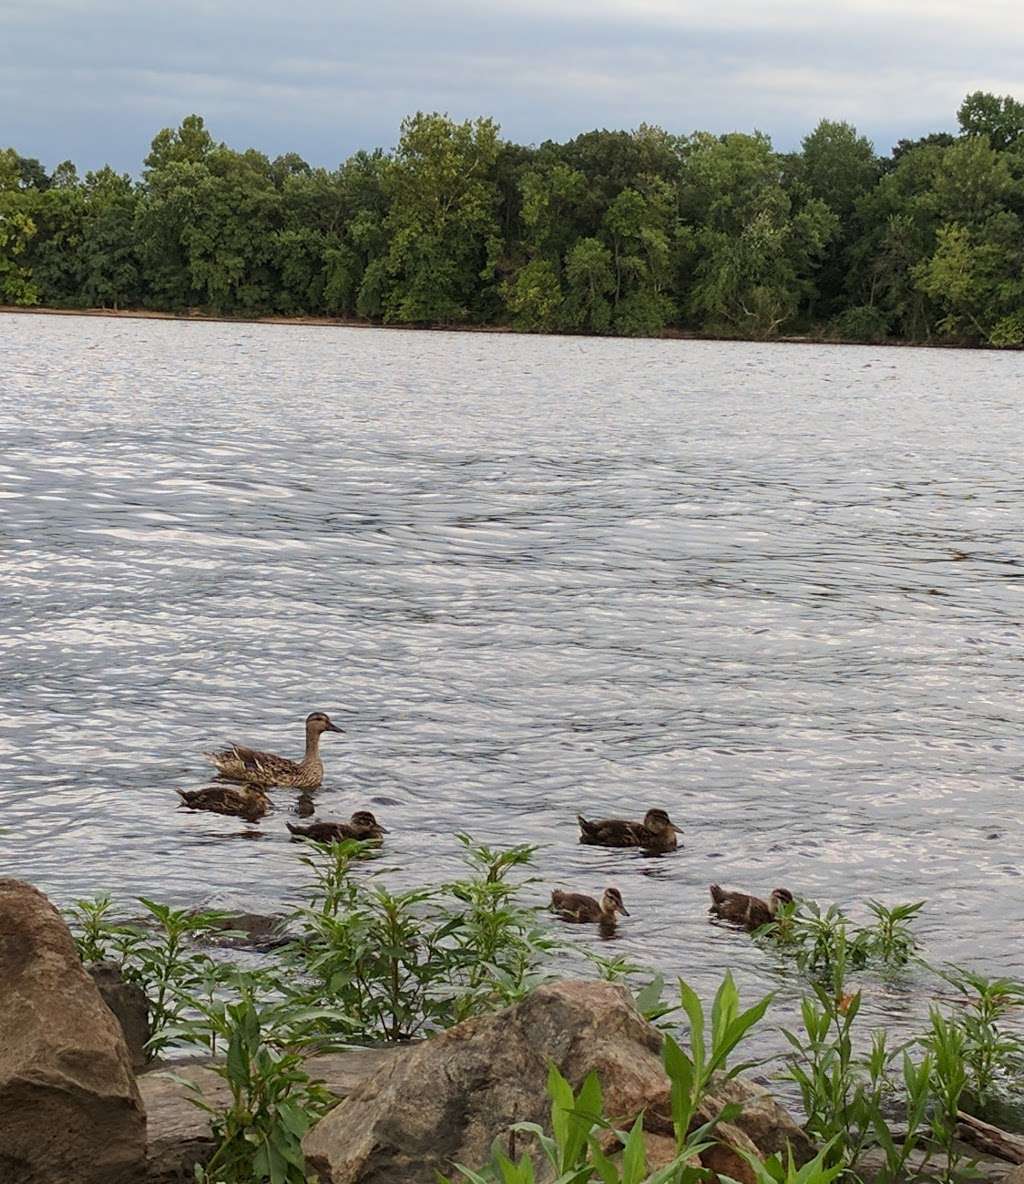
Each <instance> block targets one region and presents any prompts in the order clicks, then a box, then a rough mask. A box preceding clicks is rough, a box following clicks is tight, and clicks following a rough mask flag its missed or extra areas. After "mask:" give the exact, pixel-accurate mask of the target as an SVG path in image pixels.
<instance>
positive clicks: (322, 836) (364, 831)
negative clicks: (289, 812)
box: [285, 810, 388, 843]
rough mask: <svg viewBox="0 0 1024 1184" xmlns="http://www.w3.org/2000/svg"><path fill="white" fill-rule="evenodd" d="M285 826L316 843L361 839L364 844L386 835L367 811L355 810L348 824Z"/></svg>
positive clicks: (384, 828) (315, 823)
mask: <svg viewBox="0 0 1024 1184" xmlns="http://www.w3.org/2000/svg"><path fill="white" fill-rule="evenodd" d="M285 826H287V827H288V829H289V830H290V831H291V832H292V834H293V835H297V836H299V837H301V838H304V839H312V840H313V841H314V842H316V843H340V842H341V841H342V840H343V839H361V840H363V841H364V842H366V841H369V840H372V839H376V840H377V842H380V841H381V839H383V837H384V836H385V835H386V834H387V833H388V831H387V828H386V827H383V826H381V824H380V823H379V822H378V821H377V819H376V818H374V816H373V815H372V814H371V813H370V811H369V810H357V811H356V812H355V813H354V814H353V815H352V817H351V818H350V819H349V820H348V822H311V823H310V824H309V826H293V825H292V824H291V823H290V822H286V823H285Z"/></svg>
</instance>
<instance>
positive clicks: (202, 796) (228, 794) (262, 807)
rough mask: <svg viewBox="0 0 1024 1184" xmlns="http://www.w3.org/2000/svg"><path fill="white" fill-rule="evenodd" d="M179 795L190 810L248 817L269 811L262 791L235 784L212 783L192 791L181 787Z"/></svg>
mask: <svg viewBox="0 0 1024 1184" xmlns="http://www.w3.org/2000/svg"><path fill="white" fill-rule="evenodd" d="M178 795H179V796H180V798H181V800H182V802H183V803H184V805H186V806H188V808H189V809H190V810H209V811H211V812H212V813H214V814H231V815H234V816H236V817H238V818H248V819H256V818H262V817H263V815H264V814H266V812H267V799H266V798H265V797H264V796H263V795H262V794H261V793H256V792H253V791H252V790H249V789H243V788H241V787H235V786H233V785H211V786H209V787H208V788H207V789H197V790H192V791H186V790H182V789H179V790H178Z"/></svg>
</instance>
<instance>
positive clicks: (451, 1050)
mask: <svg viewBox="0 0 1024 1184" xmlns="http://www.w3.org/2000/svg"><path fill="white" fill-rule="evenodd" d="M660 1050H661V1034H660V1033H659V1032H658V1030H657V1029H656V1028H654V1027H652V1026H651V1025H650V1024H648V1023H647V1022H646V1020H644V1019H643V1017H642V1016H640V1015H639V1014H638V1013H637V1011H636V1009H635V1008H634V1006H633V1001H632V998H631V996H630V994H629V992H628V991H627V990H626V989H625V988H624V987H621V986H616V985H614V984H611V983H606V982H562V983H554V984H550V985H547V986H543V987H540V988H538V990H536V991H535V992H534V993H533V994H532V995H530V996H529V997H528V998H526V999H524V1000H523V1001H522V1002H521V1003H518V1004H516V1005H515V1006H514V1007H510V1008H508V1009H506V1010H505V1011H502V1012H500V1013H498V1014H497V1015H492V1016H481V1017H479V1018H476V1019H472V1020H468V1021H466V1022H465V1023H462V1024H459V1025H458V1026H457V1027H455V1028H452V1029H450V1030H449V1031H447V1032H443V1033H441V1034H440V1035H438V1036H435V1037H433V1038H432V1039H431V1040H429V1041H427V1042H425V1043H424V1044H421V1045H418V1046H416V1047H414V1048H411V1049H407V1050H406V1051H405V1052H404V1054H403V1055H402V1056H401V1057H398V1058H396V1059H394V1060H393V1061H391V1062H390V1063H388V1064H386V1065H384V1066H383V1067H382V1068H381V1069H380V1070H379V1071H378V1072H377V1073H375V1074H374V1075H373V1076H372V1077H371V1078H369V1079H368V1080H367V1081H366V1082H365V1083H364V1084H363V1085H361V1086H359V1087H357V1088H356V1089H355V1090H354V1091H353V1092H352V1093H351V1094H350V1095H349V1097H348V1098H347V1099H346V1100H345V1101H344V1102H342V1103H341V1105H339V1106H337V1107H336V1108H335V1109H334V1110H332V1111H331V1112H330V1113H329V1114H328V1115H327V1116H326V1117H325V1118H324V1119H323V1120H322V1121H321V1122H320V1123H319V1124H318V1125H317V1126H316V1127H315V1128H314V1129H313V1130H312V1131H311V1132H310V1133H309V1134H308V1135H307V1136H306V1139H305V1141H304V1149H305V1151H306V1155H307V1157H308V1160H309V1166H310V1168H311V1169H312V1170H313V1171H315V1172H319V1173H320V1176H321V1180H322V1182H323V1184H384V1182H385V1181H387V1182H389V1184H390V1182H391V1181H395V1180H401V1181H403V1184H434V1181H435V1180H436V1173H437V1172H444V1173H448V1172H450V1171H451V1168H452V1164H453V1162H456V1161H457V1162H459V1163H463V1164H465V1165H466V1166H467V1167H471V1168H476V1167H479V1166H481V1165H482V1164H484V1163H485V1162H486V1161H487V1159H488V1156H489V1154H490V1148H491V1144H492V1142H493V1141H494V1140H495V1139H496V1138H497V1139H500V1140H501V1141H502V1142H504V1143H505V1144H506V1145H507V1144H508V1139H509V1134H510V1128H511V1127H512V1125H513V1124H514V1123H517V1122H537V1123H540V1124H541V1125H544V1126H547V1124H548V1117H549V1111H550V1100H549V1098H548V1096H547V1092H546V1085H547V1076H548V1066H549V1064H550V1063H551V1062H554V1063H555V1064H556V1065H557V1066H558V1068H559V1070H560V1071H561V1072H562V1073H563V1074H564V1075H565V1076H566V1077H567V1078H568V1080H569V1081H570V1082H571V1083H572V1085H573V1086H574V1087H578V1086H579V1085H580V1083H581V1082H582V1081H583V1079H584V1077H586V1075H587V1073H589V1072H590V1071H591V1070H596V1072H597V1074H598V1076H599V1077H600V1080H601V1085H602V1089H603V1091H604V1099H605V1112H606V1114H607V1115H608V1116H609V1117H611V1118H613V1119H617V1120H621V1121H623V1122H626V1123H632V1121H633V1120H634V1119H635V1117H636V1116H637V1114H639V1113H640V1111H641V1110H645V1109H648V1110H653V1111H657V1110H658V1109H659V1108H660V1109H661V1112H662V1117H661V1119H660V1123H659V1121H658V1119H657V1118H656V1117H655V1116H654V1115H652V1124H651V1125H652V1126H654V1127H656V1128H657V1127H658V1126H659V1125H660V1126H661V1127H663V1128H664V1127H665V1126H666V1119H665V1117H664V1116H665V1115H667V1113H668V1110H667V1100H668V1079H667V1078H666V1076H665V1072H664V1070H663V1069H662V1065H661V1058H660ZM728 1095H729V1096H728V1098H726V1097H725V1096H723V1097H722V1098H717V1097H714V1098H709V1099H708V1102H707V1109H708V1111H709V1113H708V1115H707V1116H708V1117H710V1114H711V1113H714V1114H717V1113H718V1110H719V1109H720V1108H721V1106H722V1105H724V1104H725V1102H726V1100H729V1101H734V1100H738V1101H742V1102H744V1104H746V1101H747V1099H749V1100H750V1102H751V1105H752V1106H753V1107H754V1108H755V1109H756V1111H757V1116H756V1120H755V1121H754V1122H753V1123H752V1125H751V1129H750V1131H749V1132H748V1131H747V1129H746V1127H745V1125H744V1118H743V1117H742V1116H741V1117H740V1118H738V1119H736V1120H735V1123H734V1127H735V1139H734V1143H735V1145H737V1146H740V1147H742V1148H744V1149H746V1150H752V1149H754V1148H758V1149H761V1148H762V1145H763V1146H764V1149H765V1150H768V1149H769V1147H771V1148H774V1147H776V1146H782V1145H784V1144H785V1142H786V1140H787V1139H788V1140H789V1141H790V1142H791V1143H792V1144H793V1145H794V1151H795V1154H796V1155H797V1158H798V1159H800V1160H801V1161H803V1160H805V1159H806V1158H808V1157H809V1155H810V1154H811V1153H812V1150H811V1147H810V1144H809V1141H808V1140H807V1137H806V1135H804V1133H803V1132H802V1131H801V1130H800V1128H799V1127H798V1126H797V1125H796V1123H795V1122H793V1120H792V1119H791V1118H790V1117H789V1115H787V1114H786V1112H785V1111H784V1110H782V1108H781V1107H779V1106H777V1105H776V1104H775V1103H774V1102H771V1105H769V1104H768V1102H767V1101H766V1100H765V1098H764V1091H763V1090H761V1089H760V1088H759V1087H756V1086H755V1087H751V1086H749V1085H747V1083H743V1082H737V1081H734V1082H731V1083H729V1089H728ZM769 1116H770V1117H769ZM723 1133H724V1134H726V1135H727V1136H728V1135H729V1133H730V1132H729V1131H728V1130H726V1131H724V1132H723ZM522 1143H523V1136H520V1137H519V1145H520V1147H521V1146H522ZM649 1147H650V1150H651V1153H652V1160H655V1161H660V1162H663V1161H664V1159H665V1158H666V1157H670V1156H671V1153H672V1152H671V1150H670V1149H671V1148H672V1144H671V1141H670V1140H669V1139H668V1138H666V1137H664V1135H659V1134H658V1133H657V1130H655V1131H654V1133H652V1134H651V1135H650V1138H649ZM706 1166H709V1167H715V1168H716V1169H720V1170H723V1171H726V1170H728V1171H730V1173H731V1174H735V1175H737V1178H739V1179H741V1180H743V1179H746V1176H745V1175H743V1174H741V1167H742V1168H745V1167H746V1165H745V1163H744V1162H743V1161H742V1160H741V1158H740V1157H739V1156H738V1155H736V1154H735V1152H733V1151H731V1150H730V1149H728V1148H720V1149H716V1151H715V1152H714V1153H713V1154H712V1155H709V1162H708V1163H707V1164H706Z"/></svg>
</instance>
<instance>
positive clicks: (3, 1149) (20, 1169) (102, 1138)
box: [0, 879, 146, 1184]
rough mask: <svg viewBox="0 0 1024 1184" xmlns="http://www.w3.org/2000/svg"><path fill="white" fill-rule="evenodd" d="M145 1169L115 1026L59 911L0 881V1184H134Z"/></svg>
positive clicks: (37, 895) (140, 1119)
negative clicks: (72, 1183) (83, 965)
mask: <svg viewBox="0 0 1024 1184" xmlns="http://www.w3.org/2000/svg"><path fill="white" fill-rule="evenodd" d="M145 1161H146V1115H145V1111H144V1109H143V1106H142V1099H141V1098H140V1096H139V1091H138V1089H137V1088H136V1085H135V1077H134V1075H133V1074H132V1067H131V1060H130V1058H129V1054H128V1049H127V1047H126V1045H125V1041H124V1036H123V1035H122V1032H121V1028H120V1026H119V1025H118V1022H117V1020H116V1019H115V1018H114V1016H113V1014H112V1013H111V1012H110V1010H109V1009H108V1008H107V1006H106V1005H105V1004H104V1002H103V1000H102V999H101V998H100V995H99V992H98V991H97V989H96V987H95V985H94V983H93V981H92V979H91V978H90V977H89V975H88V974H87V973H86V971H85V970H84V968H83V967H82V964H81V962H80V961H79V958H78V953H77V951H76V949H75V943H74V941H73V939H72V937H71V934H70V933H69V931H68V928H67V926H66V925H65V924H64V922H63V921H62V920H61V918H60V916H59V915H58V913H57V910H56V909H55V908H54V907H53V906H52V905H51V904H50V902H49V901H48V900H47V899H46V897H45V896H44V895H43V894H42V893H41V892H38V891H37V890H36V889H35V888H33V887H32V886H31V885H30V884H25V883H23V882H21V881H20V880H9V879H0V1181H2V1182H3V1184H71V1182H72V1181H73V1182H74V1184H137V1182H138V1181H139V1180H140V1179H142V1178H143V1172H144V1169H145Z"/></svg>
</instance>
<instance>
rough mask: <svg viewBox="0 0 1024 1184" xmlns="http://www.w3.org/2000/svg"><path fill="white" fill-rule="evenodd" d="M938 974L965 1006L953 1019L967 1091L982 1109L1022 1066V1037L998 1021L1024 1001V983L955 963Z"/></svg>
mask: <svg viewBox="0 0 1024 1184" xmlns="http://www.w3.org/2000/svg"><path fill="white" fill-rule="evenodd" d="M939 973H940V974H941V975H942V977H943V978H944V979H945V980H946V982H948V983H950V984H951V985H952V986H953V987H955V988H956V990H957V991H958V992H959V994H960V996H961V998H962V999H963V1002H964V1005H965V1006H964V1009H963V1012H962V1013H961V1014H960V1015H959V1016H957V1017H956V1018H955V1019H954V1020H953V1022H954V1023H955V1025H956V1026H957V1027H958V1028H959V1029H960V1031H961V1032H962V1034H963V1046H964V1054H963V1055H964V1061H965V1063H966V1065H967V1069H968V1083H967V1092H968V1093H969V1094H970V1096H971V1099H972V1101H973V1103H974V1105H975V1106H976V1107H977V1108H978V1109H980V1110H982V1111H984V1109H985V1108H986V1107H987V1106H989V1105H990V1104H991V1102H992V1101H993V1099H994V1098H995V1096H996V1094H997V1093H998V1087H999V1085H1000V1083H1002V1082H1006V1081H1010V1080H1013V1078H1014V1077H1019V1075H1020V1073H1021V1070H1022V1067H1024V1040H1021V1038H1020V1037H1019V1036H1018V1035H1016V1034H1015V1033H1013V1032H1007V1031H1006V1030H1005V1029H1004V1028H1003V1027H1002V1026H1001V1021H1002V1020H1004V1019H1005V1018H1006V1017H1007V1015H1008V1014H1009V1013H1010V1012H1011V1011H1012V1010H1013V1009H1015V1008H1017V1007H1020V1006H1021V1004H1022V1003H1024V984H1022V983H1019V982H1015V981H1014V980H1013V979H1008V978H989V977H988V976H986V975H983V974H978V973H975V972H973V971H970V970H965V969H963V968H962V967H958V966H954V967H949V968H947V969H946V970H943V971H940V972H939Z"/></svg>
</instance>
